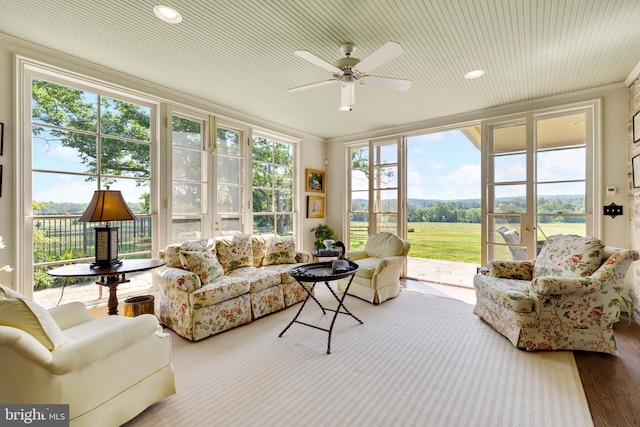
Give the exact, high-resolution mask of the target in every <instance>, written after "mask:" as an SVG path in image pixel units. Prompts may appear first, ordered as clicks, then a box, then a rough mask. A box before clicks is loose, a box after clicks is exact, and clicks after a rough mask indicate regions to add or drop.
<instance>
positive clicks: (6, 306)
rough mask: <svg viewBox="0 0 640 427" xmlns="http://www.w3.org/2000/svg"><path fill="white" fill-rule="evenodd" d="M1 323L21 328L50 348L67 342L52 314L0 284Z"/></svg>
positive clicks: (52, 348)
mask: <svg viewBox="0 0 640 427" xmlns="http://www.w3.org/2000/svg"><path fill="white" fill-rule="evenodd" d="M0 325H4V326H11V327H14V328H17V329H21V330H23V331H25V332H27V333H28V334H30V335H31V336H33V337H34V338H35V339H37V340H38V341H39V342H40V343H41V344H42V345H43V346H45V347H46V348H47V349H49V350H54V349H56V348H58V347H60V346H62V345H64V343H65V342H66V340H65V337H64V334H63V333H62V330H61V329H60V327H58V324H57V323H56V322H55V320H53V317H51V314H49V312H48V311H47V310H45V309H44V307H42V306H40V305H38V304H36V303H35V302H33V301H31V300H30V299H28V298H26V297H25V296H23V295H21V294H19V293H17V292H16V291H14V290H12V289H9V288H7V287H5V286H2V285H0Z"/></svg>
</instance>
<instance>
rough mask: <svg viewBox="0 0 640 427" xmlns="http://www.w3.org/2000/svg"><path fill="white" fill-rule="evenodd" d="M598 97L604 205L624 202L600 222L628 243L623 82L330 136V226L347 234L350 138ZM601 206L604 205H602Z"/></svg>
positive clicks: (607, 237)
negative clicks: (612, 190)
mask: <svg viewBox="0 0 640 427" xmlns="http://www.w3.org/2000/svg"><path fill="white" fill-rule="evenodd" d="M594 99H601V100H602V104H601V107H602V111H601V112H602V129H601V131H602V132H601V133H602V143H603V145H602V159H601V161H602V176H603V177H604V179H603V181H604V182H602V183H600V191H601V196H602V201H603V204H607V205H608V204H610V203H615V204H617V205H622V206H623V209H624V215H622V216H618V217H616V218H611V217H604V218H603V221H602V230H603V239H604V241H605V243H606V244H608V245H612V246H618V247H629V245H630V240H629V201H628V196H629V184H628V176H627V165H628V162H629V154H628V145H627V138H628V130H627V129H628V117H629V109H628V108H629V107H628V91H627V88H626V87H625V86H624V84H619V85H614V86H608V87H603V88H599V89H594V90H588V91H583V92H580V93H573V94H569V95H563V96H557V97H553V98H547V99H541V100H536V101H532V102H526V103H519V104H512V105H509V106H503V107H498V108H493V109H490V110H483V111H476V112H473V113H470V114H463V115H459V116H454V117H445V118H441V119H435V120H430V121H425V122H421V123H415V124H409V125H406V126H402V127H398V128H394V129H389V130H386V131H381V132H375V133H369V134H366V135H353V136H350V137H345V138H336V139H332V140H329V141H327V158H328V160H329V165H328V168H327V175H328V176H330V177H331V179H330V180H328V186H327V194H328V195H329V197H328V203H327V206H328V214H327V221H328V224H329V225H330V226H332V227H333V228H334V229H336V230H340V233H346V230H347V226H348V224H347V223H346V221H345V212H346V211H347V199H346V195H345V191H344V189H345V187H346V178H347V177H346V175H345V173H346V163H345V144H346V143H348V142H351V141H363V140H368V139H371V138H379V137H384V136H389V135H398V134H405V133H410V132H415V131H420V130H426V129H434V128H438V127H448V126H451V125H456V124H462V123H469V122H474V121H479V120H483V119H488V118H492V117H498V116H503V115H508V114H514V113H520V112H524V111H531V110H538V109H545V108H551V107H556V106H560V105H567V104H573V103H577V102H585V101H590V100H594ZM607 185H613V186H615V187H616V188H617V194H616V196H614V197H606V195H605V187H606V186H607ZM598 209H602V207H601V206H600V207H598Z"/></svg>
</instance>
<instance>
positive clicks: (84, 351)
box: [43, 314, 160, 375]
mask: <svg viewBox="0 0 640 427" xmlns="http://www.w3.org/2000/svg"><path fill="white" fill-rule="evenodd" d="M159 328H160V326H159V322H158V319H156V317H155V316H153V315H151V314H143V315H140V316H136V317H131V318H127V321H126V322H119V323H117V324H115V325H111V327H105V328H104V329H100V330H97V331H95V333H93V334H91V335H89V336H87V337H85V338H82V339H79V340H77V341H72V342H67V344H65V345H63V346H62V347H58V348H57V349H55V350H53V351H52V352H51V355H52V360H51V362H50V363H47V364H45V365H44V366H43V367H44V368H45V369H47V370H48V371H49V372H51V373H53V374H55V375H64V374H66V373H69V372H72V371H77V370H80V369H82V367H84V366H87V365H89V364H91V363H94V362H96V361H98V360H102V359H105V358H107V357H109V356H110V355H111V354H114V353H116V352H118V351H120V350H122V349H123V348H125V347H128V346H130V345H132V344H134V343H136V342H138V341H141V340H143V339H144V338H146V337H148V336H150V335H153V334H158V333H159V332H160V329H159Z"/></svg>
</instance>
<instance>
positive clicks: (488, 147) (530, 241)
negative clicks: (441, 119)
mask: <svg viewBox="0 0 640 427" xmlns="http://www.w3.org/2000/svg"><path fill="white" fill-rule="evenodd" d="M531 123H532V115H523V116H521V117H518V118H515V119H511V120H508V121H503V122H501V121H496V122H492V123H483V125H482V126H483V135H484V136H485V138H484V139H483V156H482V170H483V171H486V173H485V174H483V175H484V176H483V185H484V188H485V190H484V193H485V195H486V197H485V199H484V200H483V211H484V213H485V215H484V219H483V224H482V229H483V233H482V235H483V242H484V245H483V248H484V250H483V251H482V263H483V264H486V262H487V261H488V260H493V259H518V260H521V259H528V258H530V257H532V254H534V253H535V252H534V251H535V249H534V248H535V242H534V235H535V233H533V228H534V226H533V224H534V220H533V218H534V214H533V209H532V208H533V206H532V203H531V202H530V200H532V195H533V187H532V186H531V185H530V183H531V178H532V176H533V174H532V168H531V154H530V153H531V151H532V137H533V131H532V129H533V128H532V125H531Z"/></svg>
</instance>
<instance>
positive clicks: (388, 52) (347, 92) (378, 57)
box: [287, 42, 411, 111]
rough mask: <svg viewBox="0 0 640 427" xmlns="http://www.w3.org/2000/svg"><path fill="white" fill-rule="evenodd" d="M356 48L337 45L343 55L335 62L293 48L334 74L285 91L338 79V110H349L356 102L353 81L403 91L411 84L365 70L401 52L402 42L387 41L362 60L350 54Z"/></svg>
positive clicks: (306, 87) (300, 55)
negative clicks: (333, 63)
mask: <svg viewBox="0 0 640 427" xmlns="http://www.w3.org/2000/svg"><path fill="white" fill-rule="evenodd" d="M355 50H356V46H355V45H354V44H353V43H344V44H343V45H342V46H340V51H341V52H342V53H343V54H344V55H345V57H344V58H341V59H339V60H338V61H336V63H335V65H332V64H330V63H328V62H327V61H325V60H324V59H321V58H318V57H317V56H316V55H314V54H313V53H311V52H308V51H306V50H298V51H296V52H295V54H296V55H298V56H299V57H301V58H303V59H306V60H307V61H309V62H311V63H312V64H314V65H317V66H319V67H321V68H324V69H325V70H327V71H328V72H330V73H331V74H332V75H333V78H332V79H329V80H324V81H321V82H316V83H311V84H308V85H304V86H298V87H294V88H291V89H287V92H298V91H301V90H306V89H311V88H314V87H319V86H324V85H328V84H332V83H335V82H339V83H341V85H342V92H341V102H340V108H339V109H340V111H351V109H352V108H351V106H352V105H353V103H354V102H355V83H360V84H362V85H367V86H377V87H382V88H385V89H393V90H398V91H405V90H407V89H409V88H410V87H411V80H402V79H394V78H391V77H380V76H370V75H369V74H368V73H369V71H371V70H373V69H374V68H376V67H378V66H380V65H382V64H384V63H385V62H387V61H389V60H391V59H393V58H395V57H396V56H398V55H400V54H401V53H402V52H403V49H402V46H400V45H399V44H398V43H396V42H387V43H385V44H384V45H382V46H381V47H379V48H378V50H376V51H375V52H373V53H372V54H370V55H369V56H367V57H366V58H364V59H363V60H359V59H356V58H352V57H351V54H353V52H355Z"/></svg>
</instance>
